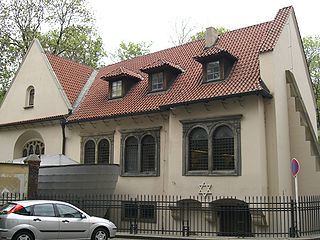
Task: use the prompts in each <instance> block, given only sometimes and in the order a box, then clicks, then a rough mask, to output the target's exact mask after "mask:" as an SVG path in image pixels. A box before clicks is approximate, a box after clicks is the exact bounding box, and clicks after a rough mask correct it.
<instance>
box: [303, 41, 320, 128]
mask: <svg viewBox="0 0 320 240" xmlns="http://www.w3.org/2000/svg"><path fill="white" fill-rule="evenodd" d="M303 46H304V52H305V54H306V60H307V65H308V68H309V72H310V77H311V80H312V87H313V91H314V95H315V98H316V102H317V124H318V127H319V126H320V37H319V36H308V37H304V38H303Z"/></svg>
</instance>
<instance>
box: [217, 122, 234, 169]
mask: <svg viewBox="0 0 320 240" xmlns="http://www.w3.org/2000/svg"><path fill="white" fill-rule="evenodd" d="M212 149H213V169H214V170H234V168H235V164H234V135H233V132H232V130H231V129H230V128H229V127H227V126H221V127H218V128H217V129H216V130H215V132H214V134H213V141H212Z"/></svg>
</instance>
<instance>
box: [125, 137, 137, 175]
mask: <svg viewBox="0 0 320 240" xmlns="http://www.w3.org/2000/svg"><path fill="white" fill-rule="evenodd" d="M137 171H138V140H137V139H136V138H135V137H129V138H128V139H127V140H126V143H125V172H137Z"/></svg>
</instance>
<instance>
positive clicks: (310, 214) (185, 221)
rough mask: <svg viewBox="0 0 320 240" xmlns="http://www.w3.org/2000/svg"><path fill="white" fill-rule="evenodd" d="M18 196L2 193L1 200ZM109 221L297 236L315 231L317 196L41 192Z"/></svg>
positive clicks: (318, 225)
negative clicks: (80, 194)
mask: <svg viewBox="0 0 320 240" xmlns="http://www.w3.org/2000/svg"><path fill="white" fill-rule="evenodd" d="M25 198H26V197H25V196H24V195H18V194H16V195H14V194H4V195H2V198H1V199H0V200H1V201H0V202H1V203H2V204H4V203H5V202H7V201H11V200H19V199H25ZM38 198H39V199H51V200H62V201H66V202H69V203H71V204H74V205H75V206H77V207H79V208H80V209H82V210H84V211H86V212H87V213H88V214H90V215H95V216H100V217H105V218H108V219H110V220H111V221H113V222H114V223H115V224H116V225H117V227H118V232H123V233H129V234H152V235H155V234H157V235H179V236H195V235H196V236H240V237H246V236H247V237H274V238H285V237H302V236H310V235H317V234H320V197H319V196H312V197H300V199H299V206H297V205H296V203H295V201H294V199H293V198H291V197H284V196H281V197H244V198H234V197H233V198H230V197H212V196H210V197H206V198H204V197H188V198H183V197H180V196H151V195H142V196H135V197H132V196H127V195H87V196H81V197H79V196H74V195H47V196H38Z"/></svg>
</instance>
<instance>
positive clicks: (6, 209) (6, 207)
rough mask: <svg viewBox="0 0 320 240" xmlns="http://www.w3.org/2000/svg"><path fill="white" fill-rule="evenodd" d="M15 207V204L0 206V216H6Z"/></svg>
mask: <svg viewBox="0 0 320 240" xmlns="http://www.w3.org/2000/svg"><path fill="white" fill-rule="evenodd" d="M15 206H16V204H14V203H7V204H5V205H3V206H0V215H1V214H7V213H8V212H9V211H11V210H12V209H13V208H14V207H15Z"/></svg>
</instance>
